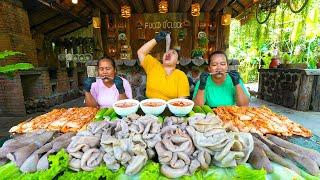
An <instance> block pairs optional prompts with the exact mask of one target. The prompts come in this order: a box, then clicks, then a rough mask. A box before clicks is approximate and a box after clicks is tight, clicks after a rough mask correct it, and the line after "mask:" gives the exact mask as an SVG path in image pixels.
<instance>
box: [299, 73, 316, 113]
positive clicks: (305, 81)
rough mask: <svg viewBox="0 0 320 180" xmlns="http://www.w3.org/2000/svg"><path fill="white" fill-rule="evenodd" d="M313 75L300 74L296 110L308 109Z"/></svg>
mask: <svg viewBox="0 0 320 180" xmlns="http://www.w3.org/2000/svg"><path fill="white" fill-rule="evenodd" d="M313 79H314V76H308V75H302V77H301V85H300V89H299V97H298V105H297V110H300V111H308V110H309V107H310V103H311V94H312V85H313Z"/></svg>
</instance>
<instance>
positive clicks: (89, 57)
mask: <svg viewBox="0 0 320 180" xmlns="http://www.w3.org/2000/svg"><path fill="white" fill-rule="evenodd" d="M84 57H85V60H86V62H88V61H92V60H93V57H92V55H91V54H89V53H87V54H84Z"/></svg>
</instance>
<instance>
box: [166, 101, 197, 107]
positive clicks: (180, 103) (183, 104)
mask: <svg viewBox="0 0 320 180" xmlns="http://www.w3.org/2000/svg"><path fill="white" fill-rule="evenodd" d="M170 104H171V105H172V106H178V107H185V106H190V105H192V103H191V102H186V101H175V102H171V103H170Z"/></svg>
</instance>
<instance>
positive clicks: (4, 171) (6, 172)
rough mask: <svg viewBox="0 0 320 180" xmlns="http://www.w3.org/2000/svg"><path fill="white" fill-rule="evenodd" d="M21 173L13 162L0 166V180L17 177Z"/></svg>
mask: <svg viewBox="0 0 320 180" xmlns="http://www.w3.org/2000/svg"><path fill="white" fill-rule="evenodd" d="M21 175H22V173H21V172H20V170H19V168H18V167H17V166H16V165H15V164H14V163H13V162H10V163H7V164H5V165H3V166H0V180H2V179H3V180H4V179H5V180H8V179H19V177H20V176H21Z"/></svg>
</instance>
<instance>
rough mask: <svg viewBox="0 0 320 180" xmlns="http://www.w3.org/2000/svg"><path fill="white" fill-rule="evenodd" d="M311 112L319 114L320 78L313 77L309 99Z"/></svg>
mask: <svg viewBox="0 0 320 180" xmlns="http://www.w3.org/2000/svg"><path fill="white" fill-rule="evenodd" d="M311 106H312V111H318V112H320V76H315V78H314V83H313V90H312V98H311Z"/></svg>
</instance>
